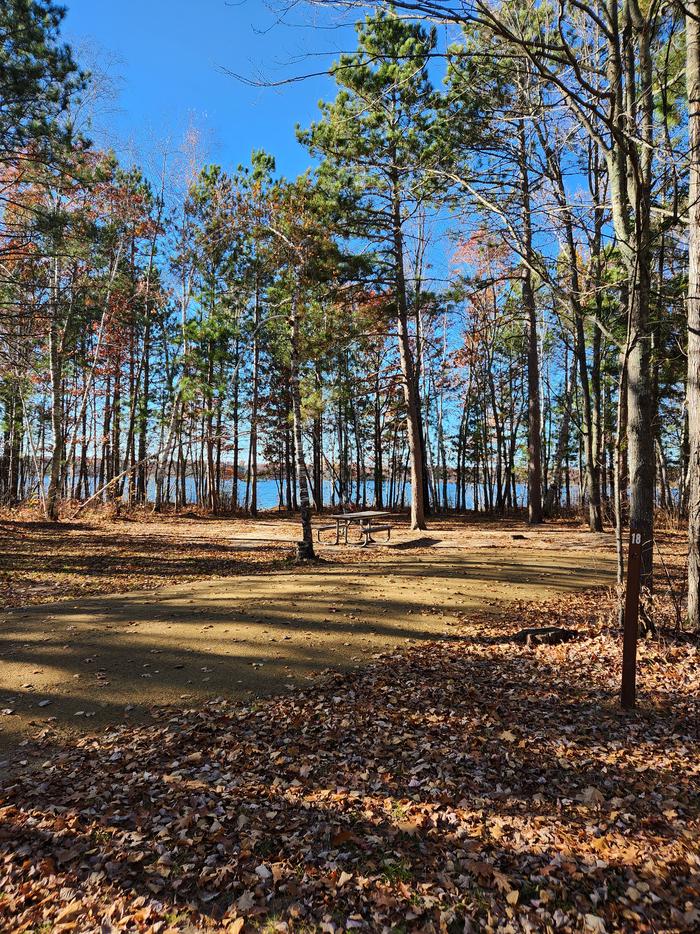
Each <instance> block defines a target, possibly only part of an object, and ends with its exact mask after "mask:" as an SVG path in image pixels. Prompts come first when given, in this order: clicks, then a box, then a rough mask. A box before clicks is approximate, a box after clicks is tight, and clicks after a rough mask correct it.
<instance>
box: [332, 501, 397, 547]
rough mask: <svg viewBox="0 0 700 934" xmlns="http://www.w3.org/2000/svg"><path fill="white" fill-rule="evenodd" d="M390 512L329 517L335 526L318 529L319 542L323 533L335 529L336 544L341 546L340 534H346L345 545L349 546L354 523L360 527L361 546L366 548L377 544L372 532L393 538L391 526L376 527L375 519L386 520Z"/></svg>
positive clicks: (365, 511) (371, 511) (369, 512)
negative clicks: (349, 535)
mask: <svg viewBox="0 0 700 934" xmlns="http://www.w3.org/2000/svg"><path fill="white" fill-rule="evenodd" d="M390 515H391V513H390V512H384V511H382V510H379V509H365V510H363V511H362V512H341V513H336V514H335V515H331V516H329V518H330V519H332V520H333V522H334V523H335V526H333V525H322V526H320V527H319V528H318V530H317V532H318V540H319V541H321V532H323V531H324V530H326V529H332V528H335V544H336V545H338V544H340V533H341V531H342V532H343V533H344V537H345V544H346V545H347V544H348V530H349V528H350V526H351V525H352V524H353V523H357V524H359V526H360V529H359V531H360V542H359V544H360V545H361V546H362V547H363V548H366V547H367V546H368V545H372V544H375V539H373V538H372V532H386V533H387V540H388V539H389V538H391V526H390V525H389V524H388V523H384V524H383V525H376V524H375V521H374V520H375V519H384V518H385V517H386V516H390Z"/></svg>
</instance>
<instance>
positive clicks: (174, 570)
mask: <svg viewBox="0 0 700 934" xmlns="http://www.w3.org/2000/svg"><path fill="white" fill-rule="evenodd" d="M25 519H26V520H27V521H24V520H25ZM245 526H246V523H245V521H242V520H237V521H229V522H228V523H227V522H226V521H225V520H218V521H217V520H214V521H209V522H208V521H206V520H204V519H203V520H200V521H199V522H193V521H191V520H189V519H188V518H184V519H178V518H177V517H172V516H162V517H161V516H146V515H145V514H143V515H138V516H136V517H134V518H133V519H132V518H125V519H124V520H122V521H120V522H115V521H114V520H112V519H109V518H108V517H102V516H99V515H95V516H92V517H90V518H89V519H81V520H79V521H75V522H61V523H51V522H42V521H37V519H36V517H34V516H32V517H31V518H30V517H29V516H21V517H20V518H17V517H14V516H13V517H12V518H3V519H2V520H0V529H1V531H2V534H1V535H0V606H1V607H5V608H10V607H18V606H29V605H31V604H39V603H51V602H53V601H55V600H60V599H63V598H70V599H77V598H79V597H81V596H88V595H90V594H108V593H122V592H124V591H127V590H152V589H154V588H156V587H162V586H164V585H166V584H175V583H186V582H187V581H194V580H200V579H202V578H207V577H212V576H221V577H227V576H230V575H236V574H254V573H256V571H269V570H274V569H275V568H276V567H279V566H280V565H282V564H283V563H284V562H285V560H288V558H289V555H290V554H291V546H290V544H289V543H284V542H280V541H275V540H274V539H270V540H268V541H267V542H265V541H262V542H260V541H259V542H257V543H256V544H255V547H254V548H251V547H247V546H246V542H245V541H244V540H243V541H235V540H233V539H234V535H235V533H236V532H237V531H239V530H240V529H241V527H244V528H245ZM193 529H194V530H195V531H196V534H195V535H192V534H191V532H192V530H193ZM188 533H189V534H188Z"/></svg>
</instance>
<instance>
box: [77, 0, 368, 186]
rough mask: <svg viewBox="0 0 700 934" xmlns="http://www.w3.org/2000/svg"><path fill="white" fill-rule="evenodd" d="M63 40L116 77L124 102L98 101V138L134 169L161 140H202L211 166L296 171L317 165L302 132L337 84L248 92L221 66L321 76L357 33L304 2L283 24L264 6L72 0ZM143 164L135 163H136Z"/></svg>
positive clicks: (271, 75) (215, 0)
mask: <svg viewBox="0 0 700 934" xmlns="http://www.w3.org/2000/svg"><path fill="white" fill-rule="evenodd" d="M66 5H67V7H68V11H67V15H66V18H65V21H64V26H63V35H64V38H65V39H66V40H68V41H69V42H70V43H71V44H72V45H74V46H75V48H76V51H77V54H78V56H79V58H80V59H81V60H82V61H83V62H84V63H85V64H86V65H87V67H88V68H92V67H94V63H96V64H97V68H98V69H104V70H105V71H106V72H107V74H108V75H109V77H110V79H111V83H112V84H113V87H114V90H115V91H116V98H115V99H114V100H110V101H103V102H101V103H100V106H99V110H98V115H97V119H96V125H95V128H94V131H93V137H94V138H95V141H96V142H97V143H98V144H101V145H104V144H106V143H108V144H110V145H113V146H114V148H115V149H116V150H117V152H118V154H119V155H120V157H121V158H122V159H123V160H124V161H129V158H130V155H131V153H132V152H136V153H137V154H139V155H141V158H143V159H145V160H146V161H148V154H149V153H152V152H154V151H156V150H157V149H158V143H159V141H161V140H170V141H171V142H172V143H173V144H177V143H179V141H180V140H181V139H182V137H183V135H184V133H185V130H186V128H187V127H188V125H190V124H193V125H194V126H196V127H197V128H199V129H200V130H201V132H202V139H203V142H204V145H205V154H206V158H207V160H208V161H214V162H220V163H221V164H222V165H224V166H225V167H227V168H235V166H236V165H238V164H239V163H241V162H247V161H248V158H249V156H250V152H251V150H252V149H254V148H263V149H266V150H268V151H269V152H271V153H272V154H273V155H274V156H275V157H276V158H277V163H278V170H279V171H280V172H282V173H283V174H285V175H288V176H291V175H296V174H298V173H299V172H301V171H303V170H304V169H305V168H306V167H307V166H308V163H309V159H308V155H307V153H306V152H305V151H304V149H303V148H302V147H300V146H299V145H298V144H297V142H296V140H295V136H294V128H295V125H296V124H297V123H301V124H302V125H307V124H308V123H309V122H310V121H311V120H312V119H314V117H315V116H316V113H317V103H318V100H319V98H321V97H325V98H331V97H332V96H333V82H332V81H331V80H330V79H329V78H327V77H324V78H313V79H309V80H306V81H304V82H301V83H299V84H292V85H288V86H286V87H283V88H279V89H267V88H256V87H247V86H245V85H244V84H242V83H240V82H238V81H236V80H235V79H234V78H232V77H230V76H229V75H226V74H224V73H223V71H222V69H230V70H231V71H235V72H239V73H243V74H246V75H250V76H253V77H257V76H260V75H264V76H265V77H266V78H268V79H271V80H279V79H282V78H286V77H289V76H292V75H297V74H306V73H309V72H315V71H322V70H324V69H325V68H327V67H328V65H329V64H330V63H331V62H332V61H333V58H334V54H324V53H328V52H330V53H337V51H338V50H340V49H343V50H347V49H351V48H353V47H354V44H355V43H354V30H353V28H352V26H351V25H348V23H347V22H345V23H344V22H343V21H342V14H340V13H338V12H335V11H323V12H318V11H316V10H314V9H313V8H311V7H309V6H301V7H299V8H298V9H297V10H296V11H294V12H293V13H292V14H291V15H290V16H289V17H288V22H287V23H276V22H275V16H274V14H273V13H272V11H271V9H270V7H269V6H268V5H266V4H265V3H264V2H262V0H242V2H240V0H239V2H231V0H117V2H116V3H115V2H108V0H66ZM131 157H132V158H133V156H131Z"/></svg>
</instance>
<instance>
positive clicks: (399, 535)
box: [0, 517, 614, 770]
mask: <svg viewBox="0 0 700 934" xmlns="http://www.w3.org/2000/svg"><path fill="white" fill-rule="evenodd" d="M4 531H5V535H4V536H3V546H4V548H3V553H2V555H1V556H0V562H1V563H0V568H1V573H2V575H3V577H2V580H3V584H4V586H3V591H4V597H5V607H4V608H3V609H4V612H3V614H2V616H0V711H2V713H0V770H1V769H2V768H3V766H4V765H5V763H8V764H10V763H9V762H8V759H9V758H11V753H12V750H14V759H18V758H19V759H24V758H26V757H27V756H26V753H27V747H23V746H19V743H20V742H22V741H23V740H25V739H31V738H35V739H36V738H39V739H42V740H44V741H49V740H52V741H54V742H58V743H60V741H61V740H62V738H65V735H66V734H67V733H68V734H71V733H76V732H86V731H87V732H91V731H93V732H94V731H95V730H96V729H100V728H102V727H103V726H105V725H108V724H112V723H119V722H127V721H128V722H131V723H133V722H141V721H144V720H148V719H150V716H151V710H152V708H154V707H156V708H157V707H158V706H160V705H163V704H182V703H187V704H201V703H204V702H206V701H207V700H211V699H212V698H214V697H218V696H224V697H227V698H232V697H234V698H238V697H245V696H247V695H249V694H252V693H254V694H258V695H259V694H263V693H268V694H269V693H272V692H275V691H279V690H287V689H289V688H291V687H292V686H293V685H294V684H295V683H299V682H303V681H304V680H306V679H308V678H312V677H314V676H316V675H317V674H318V673H319V672H322V671H324V670H326V669H329V668H333V669H342V670H344V669H347V668H350V667H354V666H356V665H359V664H363V663H366V662H367V661H368V660H370V659H371V658H372V656H373V655H375V654H376V653H377V652H381V651H383V650H385V649H386V648H387V647H393V646H395V645H397V644H400V643H411V642H418V641H425V640H432V639H435V638H450V637H451V635H452V630H453V627H454V625H455V622H456V621H457V619H458V614H460V613H462V614H463V613H464V612H466V611H468V610H482V611H483V610H490V611H491V612H493V613H503V612H506V611H507V610H506V608H507V606H508V605H509V604H510V603H512V601H513V600H517V599H522V600H531V599H535V598H541V597H546V596H548V595H549V596H551V595H553V594H554V593H558V592H567V591H572V590H582V589H586V588H589V587H594V586H600V585H608V586H610V585H611V584H612V583H613V580H614V563H613V558H612V552H611V547H612V542H611V536H610V535H593V536H592V535H590V534H588V533H586V532H584V531H582V530H581V529H580V528H579V527H577V526H576V525H575V524H572V523H558V524H552V525H548V526H547V527H546V528H544V529H543V530H538V531H537V532H536V533H535V532H528V531H523V529H522V525H521V523H517V522H510V523H509V522H500V523H497V524H486V523H466V522H465V521H455V520H445V519H444V520H436V521H435V522H432V523H431V529H430V532H429V533H426V534H422V533H419V534H416V533H412V532H411V531H410V530H409V528H408V524H407V521H406V519H405V518H403V517H402V518H400V519H399V520H398V521H397V522H396V523H395V529H394V532H393V540H392V541H391V542H390V543H389V544H387V545H383V544H382V545H378V546H376V547H372V548H367V549H365V548H358V547H357V546H353V545H351V546H350V547H345V546H338V547H336V546H332V545H321V546H319V547H318V552H319V556H320V557H321V562H320V563H319V564H318V565H315V566H312V567H308V568H304V567H301V566H299V565H298V564H297V563H296V562H295V561H294V559H293V554H294V541H295V538H296V537H298V529H297V522H296V521H295V520H294V519H280V518H265V519H261V520H258V521H255V522H252V521H248V520H240V519H235V520H207V519H196V518H191V517H190V518H169V519H157V520H150V521H147V520H145V519H144V518H141V519H132V520H126V521H120V522H116V523H115V522H100V521H97V522H95V521H92V522H90V521H88V520H86V521H84V522H80V523H72V524H71V523H62V524H60V525H58V526H55V525H51V524H44V523H31V522H28V523H24V522H20V523H14V524H11V523H5V528H4ZM326 535H328V533H326ZM57 598H62V599H58V600H57ZM49 601H50V602H49ZM8 604H9V606H8ZM13 604H14V606H13ZM31 604H34V606H31ZM29 745H30V746H31V744H29Z"/></svg>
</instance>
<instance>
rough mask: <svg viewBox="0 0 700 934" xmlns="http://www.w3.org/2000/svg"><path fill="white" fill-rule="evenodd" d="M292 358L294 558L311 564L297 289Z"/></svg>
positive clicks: (311, 531)
mask: <svg viewBox="0 0 700 934" xmlns="http://www.w3.org/2000/svg"><path fill="white" fill-rule="evenodd" d="M290 324H291V348H290V349H291V354H290V379H289V386H290V392H291V396H292V414H293V419H294V444H295V447H296V458H295V461H296V480H297V487H298V488H299V512H300V514H301V541H300V542H297V554H298V556H299V558H301V559H302V560H304V561H312V560H313V559H314V558H315V557H316V555H315V553H314V538H313V530H312V528H311V503H310V501H309V487H308V480H307V477H308V474H307V471H306V461H305V459H304V444H303V437H302V430H301V387H300V385H299V285H298V283H297V285H295V287H294V294H293V296H292V309H291V315H290Z"/></svg>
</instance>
